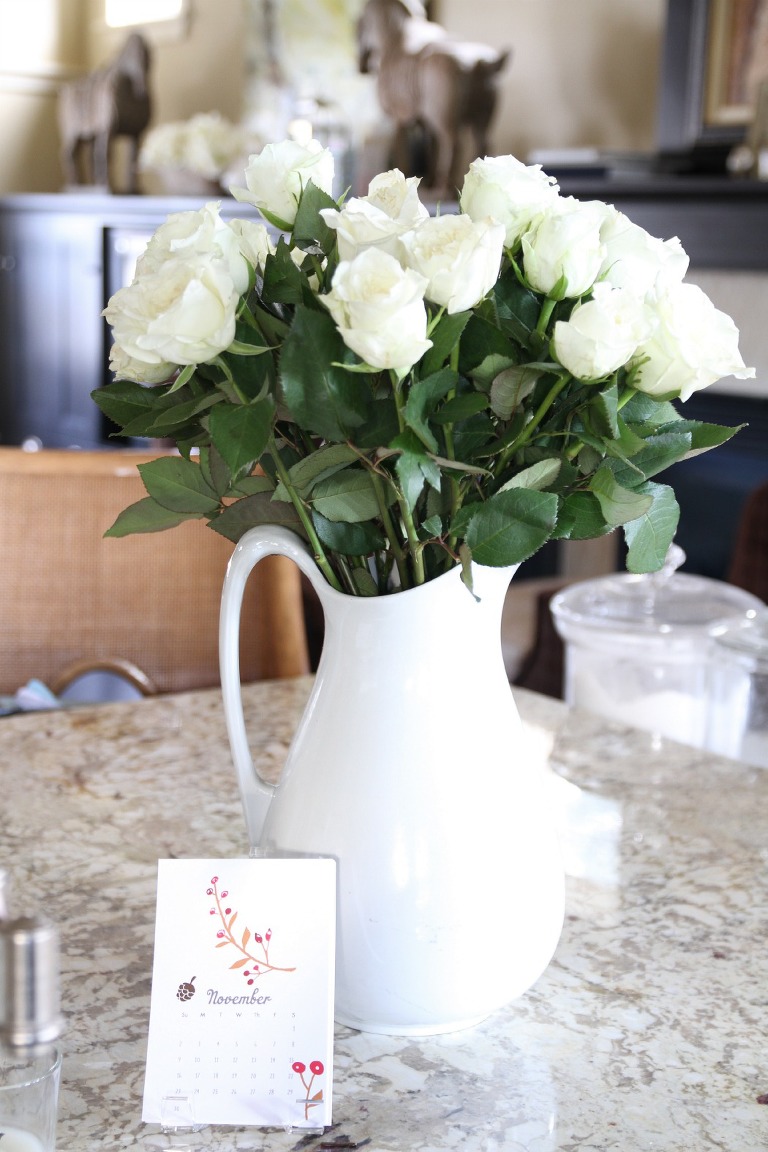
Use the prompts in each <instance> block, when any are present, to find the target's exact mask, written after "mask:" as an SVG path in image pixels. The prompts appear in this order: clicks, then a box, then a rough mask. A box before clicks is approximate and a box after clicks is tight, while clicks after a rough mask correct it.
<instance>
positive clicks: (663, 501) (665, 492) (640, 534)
mask: <svg viewBox="0 0 768 1152" xmlns="http://www.w3.org/2000/svg"><path fill="white" fill-rule="evenodd" d="M643 491H644V492H645V493H647V494H648V495H649V496H650V498H651V506H650V508H649V510H648V512H647V513H645V515H643V516H642V517H641V518H640V519H638V520H633V521H632V522H631V523H629V524H626V525H625V527H624V536H625V539H626V541H627V544H628V546H629V551H628V553H627V568H628V570H629V571H630V572H658V570H659V568H661V567H662V565H663V563H664V559H665V557H666V555H667V550H668V549H669V546H670V544H671V543H672V541H673V539H674V537H675V532H676V531H677V525H678V521H679V519H680V509H679V507H678V504H677V500H676V499H675V494H674V492H673V491H672V489H671V488H669V487H668V486H667V485H666V484H652V483H648V484H644V485H643Z"/></svg>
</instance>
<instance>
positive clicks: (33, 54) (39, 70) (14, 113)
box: [0, 0, 85, 192]
mask: <svg viewBox="0 0 768 1152" xmlns="http://www.w3.org/2000/svg"><path fill="white" fill-rule="evenodd" d="M83 2H84V0H22V2H21V3H19V0H0V140H2V151H0V192H45V191H51V190H54V189H56V188H58V187H59V184H60V182H61V175H60V173H61V168H60V165H59V157H58V130H57V127H56V93H57V91H58V87H59V84H60V83H61V81H62V80H63V79H66V78H67V77H69V76H72V75H76V74H77V72H79V71H80V70H81V69H82V68H83V66H84V63H85V46H84V39H83V34H82V33H83Z"/></svg>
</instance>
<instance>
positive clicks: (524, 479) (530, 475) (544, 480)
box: [499, 457, 560, 492]
mask: <svg viewBox="0 0 768 1152" xmlns="http://www.w3.org/2000/svg"><path fill="white" fill-rule="evenodd" d="M559 472H560V459H559V458H555V457H551V458H549V459H547V460H539V461H538V462H537V463H536V464H532V465H531V466H530V468H524V469H523V470H522V472H518V473H517V475H515V476H513V477H512V479H511V480H507V482H506V484H504V485H503V486H502V487H501V488H500V489H499V491H500V492H508V491H509V490H510V488H533V489H535V490H536V491H537V492H541V491H542V489H544V488H549V486H550V484H554V482H555V480H557V477H558V473H559Z"/></svg>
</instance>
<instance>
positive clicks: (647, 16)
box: [0, 0, 665, 193]
mask: <svg viewBox="0 0 768 1152" xmlns="http://www.w3.org/2000/svg"><path fill="white" fill-rule="evenodd" d="M284 2H287V0H284ZM244 8H245V4H244V0H194V3H193V4H192V17H191V23H190V26H189V29H188V32H187V33H186V34H183V35H180V36H179V35H176V36H171V37H168V36H162V35H161V36H158V37H153V41H154V43H153V63H152V89H153V96H154V121H155V122H163V121H167V120H174V119H183V118H185V117H188V116H191V115H192V114H193V113H195V112H202V111H209V110H212V109H218V110H219V111H220V112H221V113H223V114H224V115H226V116H228V117H230V118H231V119H237V118H238V117H239V115H240V111H241V95H242V91H243V80H244V47H245V45H244V35H243V12H244ZM664 8H665V4H664V0H438V8H437V15H438V19H439V20H440V22H441V23H443V24H444V25H445V26H446V27H447V28H448V29H449V30H450V31H452V32H454V33H455V34H457V35H460V36H462V37H463V38H465V39H474V40H482V41H483V42H485V43H489V44H497V45H499V46H509V47H511V48H512V49H513V54H514V55H513V60H512V63H511V65H510V66H509V68H508V70H507V73H506V74H505V77H504V85H503V91H502V95H501V101H500V108H499V115H498V117H497V120H496V123H495V126H494V133H493V148H494V150H495V151H497V152H514V153H515V154H516V155H518V156H520V157H521V158H525V155H526V154H527V152H528V150H529V149H531V148H554V147H557V148H563V147H581V146H590V145H592V146H599V147H603V148H605V147H610V148H620V149H641V150H643V149H649V148H651V147H652V144H653V134H654V121H655V112H656V107H655V101H656V95H655V94H656V85H657V77H658V59H659V49H660V40H661V34H662V28H663V21H664ZM100 12H101V0H23V2H22V3H19V0H0V138H1V139H2V142H3V148H2V159H0V193H7V192H31V191H57V190H59V189H60V187H61V183H62V177H61V169H60V165H59V159H58V135H57V129H56V117H55V106H56V90H57V86H58V84H59V83H60V81H61V80H62V79H64V78H66V77H67V76H69V75H74V74H77V73H78V72H82V71H84V70H85V69H86V68H89V67H93V66H95V65H96V64H98V63H101V62H103V61H104V60H105V59H108V58H109V57H110V56H111V55H113V54H114V52H115V51H116V50H117V47H119V45H120V43H121V42H122V37H123V35H124V33H119V34H114V33H112V34H107V32H106V30H105V29H104V27H103V23H102V21H101V19H100Z"/></svg>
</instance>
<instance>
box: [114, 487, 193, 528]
mask: <svg viewBox="0 0 768 1152" xmlns="http://www.w3.org/2000/svg"><path fill="white" fill-rule="evenodd" d="M202 515H203V514H202V513H201V512H197V513H196V512H171V511H169V509H168V508H163V506H162V505H161V504H158V503H157V501H156V500H153V499H152V497H151V496H145V497H144V499H143V500H137V501H136V503H135V504H129V506H128V507H127V508H124V509H123V511H122V512H121V513H120V515H119V516H118V518H117V520H115V522H114V524H113V525H112V527H111V528H108V529H107V531H106V532H105V533H104V535H105V536H131V535H133V533H134V532H164V531H165V530H166V529H167V528H175V527H176V526H177V524H183V523H184V521H185V520H200V519H202Z"/></svg>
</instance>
